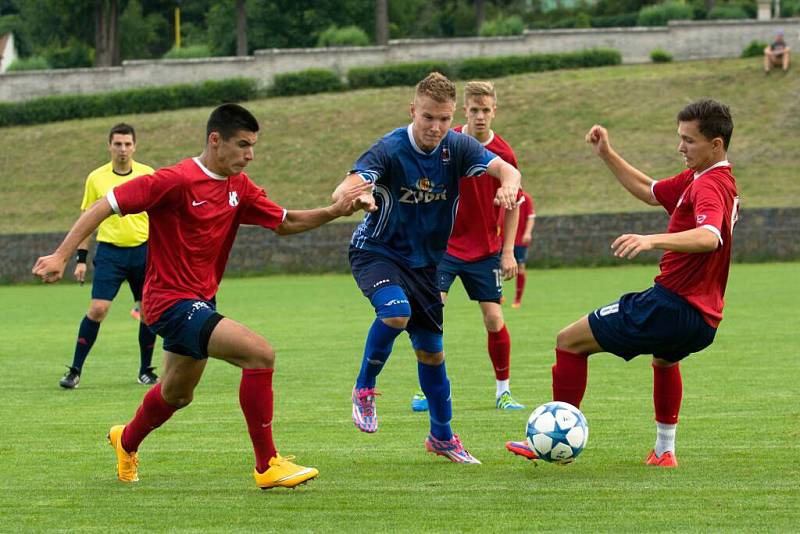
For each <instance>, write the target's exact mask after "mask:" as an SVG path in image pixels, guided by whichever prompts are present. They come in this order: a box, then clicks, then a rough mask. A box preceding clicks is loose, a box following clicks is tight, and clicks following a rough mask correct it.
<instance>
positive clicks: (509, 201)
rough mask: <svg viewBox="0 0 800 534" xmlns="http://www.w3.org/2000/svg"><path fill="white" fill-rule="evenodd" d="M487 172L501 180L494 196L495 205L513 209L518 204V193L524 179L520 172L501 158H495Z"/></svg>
mask: <svg viewBox="0 0 800 534" xmlns="http://www.w3.org/2000/svg"><path fill="white" fill-rule="evenodd" d="M486 172H487V173H489V174H490V175H491V176H494V177H495V178H497V179H498V180H500V188H499V189H498V190H497V194H496V195H495V197H494V203H495V205H496V206H502V207H503V208H505V209H507V210H513V209H514V208H515V207H516V206H517V193H518V192H519V187H520V182H521V181H522V175H521V174H520V172H519V171H518V170H517V169H516V167H514V166H513V165H511V164H510V163H507V162H505V161H503V160H502V159H500V158H494V159H493V160H492V161H491V163H489V166H488V167H486Z"/></svg>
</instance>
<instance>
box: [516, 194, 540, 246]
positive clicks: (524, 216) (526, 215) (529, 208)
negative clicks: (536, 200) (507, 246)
mask: <svg viewBox="0 0 800 534" xmlns="http://www.w3.org/2000/svg"><path fill="white" fill-rule="evenodd" d="M522 196H523V197H524V198H525V201H524V202H523V203H522V204H520V205H519V224H518V225H517V236H516V237H515V238H514V246H515V247H527V246H528V245H529V243H528V244H526V243H523V242H522V236H523V235H525V226H526V225H527V224H528V221H529V220H530V219H535V218H536V206H535V205H534V204H533V198H532V197H531V196H530V195H529V194H528V193H527V192H526V191H523V192H522Z"/></svg>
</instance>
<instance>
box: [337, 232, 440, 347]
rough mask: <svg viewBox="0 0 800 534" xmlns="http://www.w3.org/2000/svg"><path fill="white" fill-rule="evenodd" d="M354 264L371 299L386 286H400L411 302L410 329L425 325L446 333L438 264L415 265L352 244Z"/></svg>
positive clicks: (358, 282)
mask: <svg viewBox="0 0 800 534" xmlns="http://www.w3.org/2000/svg"><path fill="white" fill-rule="evenodd" d="M350 268H351V270H352V271H353V278H355V280H356V284H358V288H359V289H361V292H362V293H363V294H364V296H365V297H367V298H368V299H371V298H372V295H373V294H374V293H375V292H376V291H378V290H379V289H381V288H383V287H386V286H390V285H395V286H400V288H401V289H402V290H403V291H404V292H405V294H406V296H407V297H408V303H409V304H410V305H411V318H410V319H409V320H408V326H406V330H407V331H408V332H409V333H411V334H413V333H414V331H415V330H416V329H423V330H427V331H428V332H433V333H435V334H442V332H443V329H442V323H443V322H444V313H443V312H442V308H443V307H444V305H443V304H442V296H441V295H440V294H439V288H437V287H436V268H435V267H433V266H431V267H422V268H419V269H412V268H410V267H407V266H405V265H402V264H401V263H400V262H397V261H395V260H393V259H392V258H389V257H388V256H384V255H383V254H376V253H374V252H369V251H367V250H361V249H353V248H351V249H350Z"/></svg>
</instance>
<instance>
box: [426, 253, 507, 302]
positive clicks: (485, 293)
mask: <svg viewBox="0 0 800 534" xmlns="http://www.w3.org/2000/svg"><path fill="white" fill-rule="evenodd" d="M456 276H458V277H460V278H461V283H462V284H464V289H466V290H467V295H469V298H470V299H472V300H477V301H479V302H495V303H497V304H499V303H500V298H501V297H502V296H503V272H502V269H500V256H499V255H494V256H489V257H488V258H484V259H482V260H478V261H464V260H461V259H458V258H456V257H455V256H451V255H450V254H445V255H444V258H442V261H440V262H439V267H438V268H437V269H436V280H437V282H438V284H439V291H442V292H444V293H447V292H448V291H450V286H451V285H453V281H454V280H455V279H456Z"/></svg>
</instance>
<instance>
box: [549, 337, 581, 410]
mask: <svg viewBox="0 0 800 534" xmlns="http://www.w3.org/2000/svg"><path fill="white" fill-rule="evenodd" d="M588 360H589V358H588V357H587V356H585V355H581V354H575V353H572V352H569V351H566V350H562V349H556V364H555V365H554V366H553V400H556V401H563V402H568V403H570V404H572V405H573V406H575V407H576V408H580V406H581V400H583V394H584V392H586V376H587V373H588V367H589V365H588V364H589V361H588Z"/></svg>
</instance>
